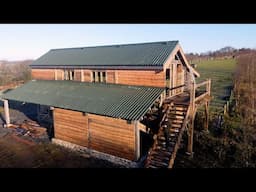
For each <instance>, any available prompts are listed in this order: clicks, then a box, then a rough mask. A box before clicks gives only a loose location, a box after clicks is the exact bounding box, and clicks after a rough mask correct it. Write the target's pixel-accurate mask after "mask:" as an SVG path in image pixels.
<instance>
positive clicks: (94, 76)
mask: <svg viewBox="0 0 256 192" xmlns="http://www.w3.org/2000/svg"><path fill="white" fill-rule="evenodd" d="M95 73H96V72H95V71H93V72H92V82H96V74H95Z"/></svg>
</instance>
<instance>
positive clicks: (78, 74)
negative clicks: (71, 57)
mask: <svg viewBox="0 0 256 192" xmlns="http://www.w3.org/2000/svg"><path fill="white" fill-rule="evenodd" d="M74 80H75V81H81V71H80V70H75V77H74Z"/></svg>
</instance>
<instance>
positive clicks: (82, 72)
mask: <svg viewBox="0 0 256 192" xmlns="http://www.w3.org/2000/svg"><path fill="white" fill-rule="evenodd" d="M81 82H84V70H83V69H81Z"/></svg>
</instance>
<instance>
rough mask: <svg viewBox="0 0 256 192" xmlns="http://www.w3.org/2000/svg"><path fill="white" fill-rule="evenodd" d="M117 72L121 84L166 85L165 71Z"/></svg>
mask: <svg viewBox="0 0 256 192" xmlns="http://www.w3.org/2000/svg"><path fill="white" fill-rule="evenodd" d="M117 73H118V77H117V78H118V83H119V84H126V85H138V86H154V87H165V73H164V71H146V70H139V71H136V70H118V71H117Z"/></svg>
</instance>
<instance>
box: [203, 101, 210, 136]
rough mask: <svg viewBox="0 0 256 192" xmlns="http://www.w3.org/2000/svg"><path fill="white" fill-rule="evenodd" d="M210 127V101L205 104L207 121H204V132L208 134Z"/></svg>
mask: <svg viewBox="0 0 256 192" xmlns="http://www.w3.org/2000/svg"><path fill="white" fill-rule="evenodd" d="M208 126H209V101H207V102H205V121H204V130H205V131H206V132H208V131H209V130H208Z"/></svg>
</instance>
